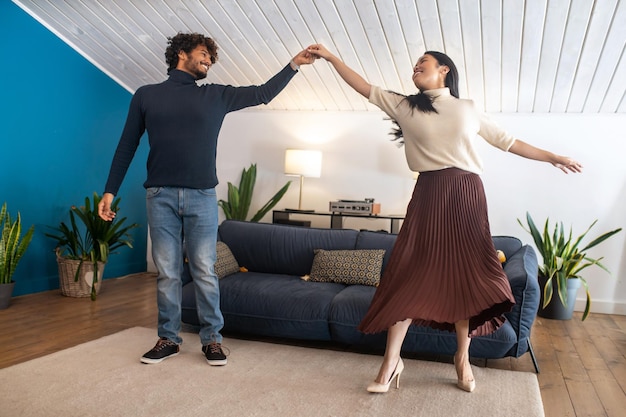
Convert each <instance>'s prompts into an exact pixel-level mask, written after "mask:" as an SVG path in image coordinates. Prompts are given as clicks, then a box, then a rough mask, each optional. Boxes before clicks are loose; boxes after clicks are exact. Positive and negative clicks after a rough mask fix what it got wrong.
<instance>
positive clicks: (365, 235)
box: [355, 231, 398, 273]
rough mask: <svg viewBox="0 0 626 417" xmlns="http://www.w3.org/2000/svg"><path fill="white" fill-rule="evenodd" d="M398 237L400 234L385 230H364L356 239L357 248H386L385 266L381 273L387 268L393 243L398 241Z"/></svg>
mask: <svg viewBox="0 0 626 417" xmlns="http://www.w3.org/2000/svg"><path fill="white" fill-rule="evenodd" d="M396 237H398V235H395V234H391V233H385V232H370V231H362V232H360V233H359V236H358V237H357V240H356V246H355V249H384V250H385V256H384V257H383V266H382V268H381V273H382V272H383V271H384V270H385V267H386V266H387V262H389V257H390V256H391V251H392V250H393V245H394V244H395V243H396Z"/></svg>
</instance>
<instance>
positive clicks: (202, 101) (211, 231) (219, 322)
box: [98, 33, 315, 365]
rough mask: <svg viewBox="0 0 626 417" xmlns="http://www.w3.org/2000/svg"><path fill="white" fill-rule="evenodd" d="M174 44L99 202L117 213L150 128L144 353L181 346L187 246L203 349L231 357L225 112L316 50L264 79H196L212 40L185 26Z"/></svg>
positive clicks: (283, 79)
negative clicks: (224, 300)
mask: <svg viewBox="0 0 626 417" xmlns="http://www.w3.org/2000/svg"><path fill="white" fill-rule="evenodd" d="M168 44H169V45H168V47H167V49H166V51H165V58H166V62H167V64H168V65H169V69H168V74H169V78H168V79H167V80H166V81H164V82H162V83H160V84H153V85H146V86H143V87H141V88H139V89H138V90H137V91H136V93H135V94H134V96H133V98H132V100H131V103H130V108H129V112H128V117H127V119H126V124H125V126H124V130H123V132H122V135H121V138H120V141H119V144H118V146H117V150H116V151H115V155H114V157H113V162H112V164H111V170H110V172H109V177H108V180H107V183H106V186H105V189H104V195H103V197H102V201H101V202H100V204H99V206H98V211H99V215H100V217H101V218H102V219H104V220H106V221H111V220H113V218H114V217H115V212H113V211H111V203H112V201H113V198H114V196H115V195H116V194H117V192H118V190H119V187H120V185H121V183H122V181H123V179H124V176H125V175H126V171H127V170H128V167H129V165H130V163H131V160H132V159H133V156H134V154H135V151H136V149H137V146H138V145H139V141H140V138H141V136H142V135H143V133H144V131H147V132H148V140H149V144H150V152H149V155H148V162H147V171H148V173H147V179H146V181H145V183H144V187H145V188H146V208H147V217H148V226H149V228H150V237H151V239H152V257H153V259H154V263H155V265H156V267H157V270H158V278H157V305H158V310H159V314H158V336H159V340H158V342H157V344H156V345H155V346H154V348H152V349H151V350H150V351H148V352H146V353H145V354H144V355H143V356H142V358H141V362H143V363H159V362H161V361H163V360H164V359H166V358H169V357H172V356H176V355H177V354H178V352H179V349H180V347H179V345H180V344H181V343H182V339H181V338H180V336H179V332H180V328H181V292H182V281H181V275H182V271H183V246H184V248H185V255H186V257H187V259H188V261H189V271H190V273H191V276H192V278H193V282H194V285H195V289H196V304H197V310H198V318H199V321H200V323H201V325H202V328H201V330H200V340H201V342H202V351H203V353H204V355H205V357H206V360H207V362H208V363H209V364H210V365H226V361H227V360H226V355H225V354H224V351H223V349H222V335H221V334H220V331H221V329H222V327H223V324H224V319H223V317H222V313H221V311H220V306H219V301H220V296H219V284H218V278H217V276H216V275H215V272H214V264H215V260H216V249H215V246H216V240H217V226H218V213H217V197H216V194H215V186H216V185H217V183H218V181H217V175H216V163H215V159H216V149H217V137H218V134H219V131H220V127H221V125H222V122H223V120H224V117H225V116H226V114H227V113H229V112H231V111H234V110H239V109H242V108H245V107H250V106H255V105H258V104H261V103H264V104H267V103H268V102H269V101H270V100H272V99H273V98H274V97H275V96H276V95H277V94H278V93H279V92H280V91H281V90H282V89H283V88H284V87H285V86H286V85H287V83H288V82H289V81H290V80H291V78H292V77H293V76H294V75H295V74H296V73H297V71H298V68H299V66H300V65H303V64H311V63H312V62H313V61H314V60H315V58H314V57H313V56H312V55H311V54H309V53H308V52H306V51H302V52H300V53H299V54H298V55H296V56H295V57H294V58H293V59H292V60H291V61H290V63H289V64H288V65H286V66H285V67H284V68H283V69H282V70H281V71H280V72H279V73H278V74H276V75H275V76H274V77H272V78H271V79H270V80H269V81H267V82H266V83H265V84H263V85H260V86H249V87H233V86H225V85H216V84H205V85H201V86H199V85H198V84H196V81H197V80H201V79H203V78H205V77H206V76H207V72H208V71H209V69H210V68H211V65H213V64H214V63H215V62H216V61H217V49H218V48H217V45H216V44H215V42H214V41H213V39H211V38H209V37H205V36H204V35H201V34H198V33H191V34H184V33H179V34H177V35H176V36H174V37H172V38H169V39H168Z"/></svg>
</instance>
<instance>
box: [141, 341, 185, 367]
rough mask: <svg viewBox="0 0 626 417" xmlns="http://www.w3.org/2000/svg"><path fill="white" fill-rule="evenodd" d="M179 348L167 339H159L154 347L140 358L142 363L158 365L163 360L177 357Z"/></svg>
mask: <svg viewBox="0 0 626 417" xmlns="http://www.w3.org/2000/svg"><path fill="white" fill-rule="evenodd" d="M179 350H180V347H179V346H178V345H177V344H176V343H174V342H172V341H171V340H169V339H166V338H164V337H161V338H159V341H158V342H157V344H156V345H154V347H153V348H152V349H151V350H149V351H148V352H146V353H145V354H144V355H143V356H142V357H141V362H143V363H159V362H161V361H163V359H167V358H171V357H172V356H176V355H178V352H179Z"/></svg>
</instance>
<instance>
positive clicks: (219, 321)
mask: <svg viewBox="0 0 626 417" xmlns="http://www.w3.org/2000/svg"><path fill="white" fill-rule="evenodd" d="M146 208H147V213H148V226H149V227H150V237H151V240H152V258H153V260H154V264H155V266H156V268H157V271H158V273H159V275H158V278H157V305H158V309H159V322H158V334H159V337H165V338H167V339H169V340H171V341H173V342H176V343H182V338H181V337H180V336H179V332H180V330H181V300H182V279H181V277H182V275H183V261H184V259H183V257H184V254H183V248H184V250H185V252H186V256H187V259H188V261H189V272H190V273H191V277H192V278H193V284H194V285H195V290H196V307H197V310H198V319H199V321H200V324H201V326H202V328H201V329H200V341H201V342H202V345H203V346H204V345H208V344H209V343H211V342H218V343H221V342H222V335H221V334H220V331H221V330H222V327H223V326H224V317H223V316H222V312H221V310H220V291H219V290H220V288H219V282H218V278H217V275H215V271H214V265H215V260H216V252H215V250H216V249H215V244H216V240H217V222H218V218H217V196H216V193H215V189H213V188H211V189H205V190H195V189H190V188H175V187H153V188H148V189H147V192H146Z"/></svg>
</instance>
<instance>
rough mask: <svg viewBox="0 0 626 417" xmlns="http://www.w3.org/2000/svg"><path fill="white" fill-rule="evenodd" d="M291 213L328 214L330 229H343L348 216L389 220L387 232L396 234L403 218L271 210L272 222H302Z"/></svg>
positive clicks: (380, 215)
mask: <svg viewBox="0 0 626 417" xmlns="http://www.w3.org/2000/svg"><path fill="white" fill-rule="evenodd" d="M293 214H297V215H300V216H328V217H330V228H331V229H343V219H345V218H348V217H353V218H360V219H384V220H390V225H389V232H391V233H396V234H397V233H398V232H399V231H400V222H401V221H402V220H404V216H400V215H383V214H356V213H339V212H324V211H297V210H273V211H272V223H286V224H299V223H302V222H298V221H294V220H293V219H292V218H291V215H293ZM309 224H310V222H309ZM301 225H303V224H301Z"/></svg>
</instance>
